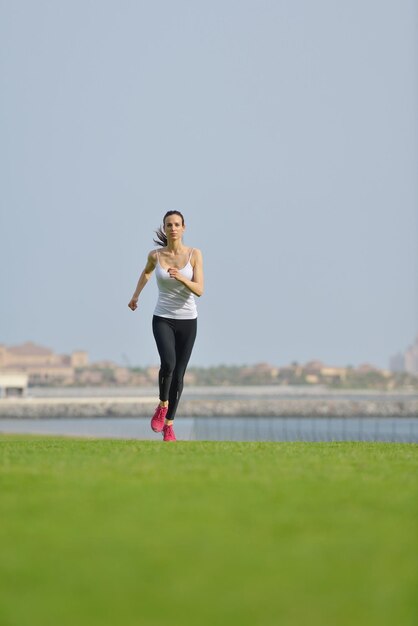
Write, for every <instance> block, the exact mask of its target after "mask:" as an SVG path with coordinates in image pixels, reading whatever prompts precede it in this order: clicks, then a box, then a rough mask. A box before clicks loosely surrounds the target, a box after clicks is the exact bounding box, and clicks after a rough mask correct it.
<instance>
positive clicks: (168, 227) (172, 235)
mask: <svg viewBox="0 0 418 626" xmlns="http://www.w3.org/2000/svg"><path fill="white" fill-rule="evenodd" d="M164 230H165V234H166V235H167V239H169V240H170V241H175V240H178V239H181V238H182V237H183V233H184V230H185V228H184V226H183V224H182V219H181V217H180V215H176V214H174V215H169V216H168V217H166V218H165V222H164Z"/></svg>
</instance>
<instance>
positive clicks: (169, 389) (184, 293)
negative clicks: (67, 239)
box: [128, 211, 203, 441]
mask: <svg viewBox="0 0 418 626" xmlns="http://www.w3.org/2000/svg"><path fill="white" fill-rule="evenodd" d="M184 231H185V223H184V217H183V215H182V214H181V213H180V211H168V212H167V213H166V214H165V215H164V219H163V226H162V228H160V229H158V230H157V231H156V234H157V237H158V239H154V242H155V243H156V244H157V245H159V246H161V248H160V249H159V250H151V252H150V253H149V254H148V259H147V263H146V265H145V268H144V270H143V272H142V273H141V275H140V277H139V279H138V284H137V286H136V289H135V292H134V295H133V296H132V299H131V301H130V302H129V304H128V306H129V308H130V309H132V311H135V309H136V308H137V306H138V297H139V294H140V293H141V291H142V290H143V288H144V287H145V285H146V284H147V282H148V281H149V279H150V276H151V274H152V272H153V271H154V269H155V270H156V278H157V285H158V291H159V294H158V301H157V305H156V307H155V310H154V316H153V318H152V330H153V333H154V337H155V341H156V344H157V349H158V353H159V355H160V360H161V366H160V371H159V374H158V384H159V393H160V403H159V405H158V406H157V408H156V409H155V413H154V415H153V417H152V419H151V428H152V429H153V430H154V431H155V432H157V433H159V432H162V433H163V440H164V441H175V440H176V436H175V434H174V429H173V422H174V417H175V414H176V411H177V406H178V403H179V400H180V396H181V392H182V391H183V378H184V374H185V371H186V367H187V364H188V362H189V359H190V355H191V353H192V349H193V344H194V341H195V338H196V330H197V309H196V302H195V297H194V296H201V295H202V293H203V262H202V253H201V252H200V250H198V249H197V248H188V247H187V246H185V245H184V243H183V234H184Z"/></svg>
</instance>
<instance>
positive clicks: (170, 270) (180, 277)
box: [167, 267, 184, 283]
mask: <svg viewBox="0 0 418 626" xmlns="http://www.w3.org/2000/svg"><path fill="white" fill-rule="evenodd" d="M167 272H168V273H169V274H170V278H175V279H176V280H178V281H180V282H181V283H183V282H184V276H183V274H182V273H181V272H180V270H178V269H177V267H169V268H168V270H167Z"/></svg>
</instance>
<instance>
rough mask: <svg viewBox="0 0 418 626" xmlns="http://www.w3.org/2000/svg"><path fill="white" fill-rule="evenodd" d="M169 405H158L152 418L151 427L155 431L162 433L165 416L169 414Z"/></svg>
mask: <svg viewBox="0 0 418 626" xmlns="http://www.w3.org/2000/svg"><path fill="white" fill-rule="evenodd" d="M167 411H168V406H160V405H158V406H157V408H156V409H155V413H154V415H153V416H152V419H151V428H152V430H153V431H154V432H155V433H160V432H161V431H162V429H163V427H164V420H165V416H166V415H167Z"/></svg>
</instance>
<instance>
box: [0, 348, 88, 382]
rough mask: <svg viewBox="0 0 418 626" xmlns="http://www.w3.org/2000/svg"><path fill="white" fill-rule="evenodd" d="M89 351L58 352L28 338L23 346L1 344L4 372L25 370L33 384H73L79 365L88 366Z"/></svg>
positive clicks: (0, 363) (1, 368) (0, 357)
mask: <svg viewBox="0 0 418 626" xmlns="http://www.w3.org/2000/svg"><path fill="white" fill-rule="evenodd" d="M88 363H89V359H88V354H87V352H85V351H84V350H76V351H74V352H72V353H71V355H67V354H55V353H54V352H53V350H51V349H50V348H45V347H44V346H40V345H37V344H35V343H33V342H32V341H27V342H25V343H24V344H21V345H19V346H10V347H7V346H4V345H0V372H2V373H9V372H10V373H11V372H23V373H26V374H27V375H28V379H29V384H32V385H34V384H41V385H42V384H47V383H62V384H72V383H73V382H74V380H75V373H76V369H77V368H83V367H87V366H88Z"/></svg>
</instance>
